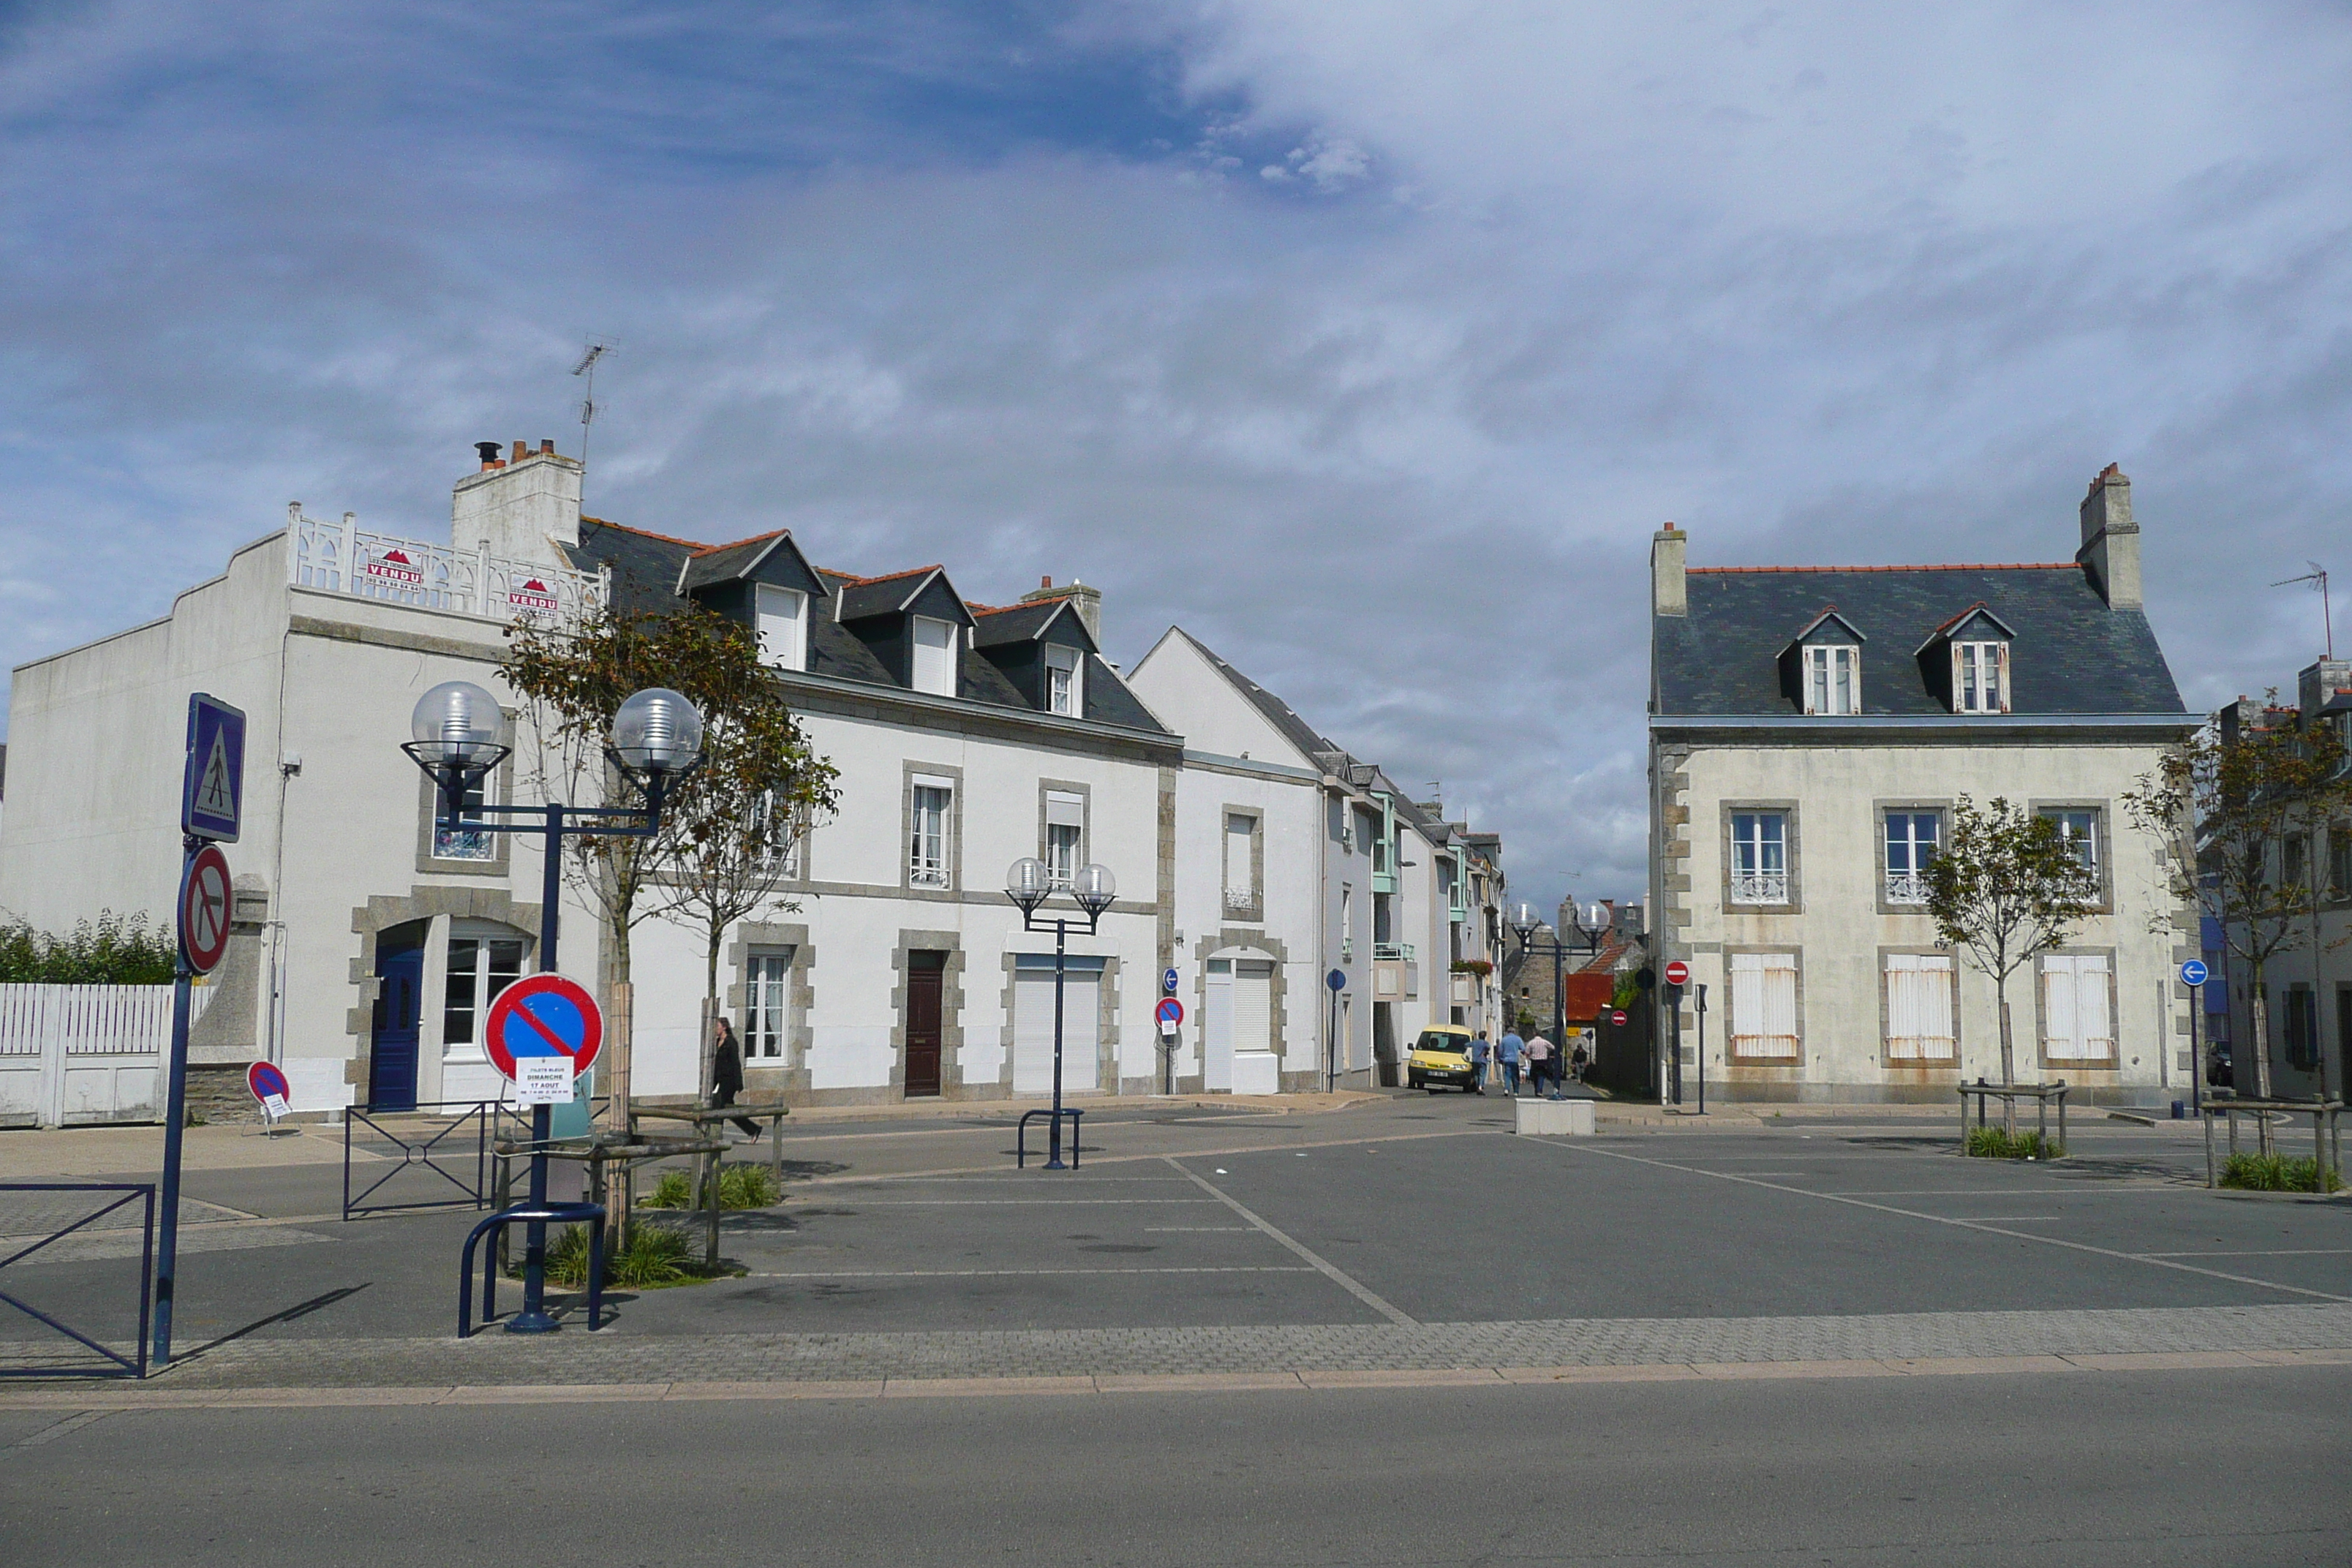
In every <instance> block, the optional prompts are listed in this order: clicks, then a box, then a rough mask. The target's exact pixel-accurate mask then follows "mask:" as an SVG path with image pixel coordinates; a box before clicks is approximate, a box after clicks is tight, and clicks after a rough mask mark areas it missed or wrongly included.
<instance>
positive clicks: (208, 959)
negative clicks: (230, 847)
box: [180, 844, 229, 974]
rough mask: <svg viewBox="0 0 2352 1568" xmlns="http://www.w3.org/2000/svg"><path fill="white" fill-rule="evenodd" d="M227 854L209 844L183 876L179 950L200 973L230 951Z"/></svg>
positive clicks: (192, 859)
mask: <svg viewBox="0 0 2352 1568" xmlns="http://www.w3.org/2000/svg"><path fill="white" fill-rule="evenodd" d="M228 909H229V884H228V857H227V856H226V855H224V854H222V853H221V852H220V846H219V845H217V844H207V845H205V847H203V848H202V849H199V850H197V851H196V852H195V853H194V855H191V856H189V857H188V868H187V870H186V871H185V872H184V873H182V875H181V877H180V952H181V953H182V954H183V955H184V957H185V958H186V959H187V961H188V967H189V968H190V969H191V970H193V971H194V972H195V973H198V974H210V973H212V972H213V971H214V970H215V969H217V968H219V967H220V961H221V959H222V958H223V956H225V955H226V953H227V952H228Z"/></svg>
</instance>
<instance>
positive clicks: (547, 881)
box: [507, 801, 627, 1334]
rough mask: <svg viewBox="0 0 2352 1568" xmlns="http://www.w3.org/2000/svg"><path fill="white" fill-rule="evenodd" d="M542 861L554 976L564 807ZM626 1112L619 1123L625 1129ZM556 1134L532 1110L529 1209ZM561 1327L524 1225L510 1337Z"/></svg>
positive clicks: (539, 1198)
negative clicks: (517, 1300)
mask: <svg viewBox="0 0 2352 1568" xmlns="http://www.w3.org/2000/svg"><path fill="white" fill-rule="evenodd" d="M542 842H543V843H544V844H545V845H546V849H545V851H544V852H543V854H542V857H541V858H542V859H543V860H544V861H545V862H546V864H545V866H544V868H543V869H542V871H541V877H540V889H539V972H540V973H541V974H552V973H555V927H556V907H557V904H558V903H559V902H560V900H562V896H563V807H562V806H561V805H557V804H556V803H555V802H553V801H550V802H548V803H547V835H546V837H545V838H544V839H543V840H542ZM626 1121H627V1118H626V1113H625V1112H624V1115H623V1124H624V1125H626ZM554 1131H555V1108H554V1107H553V1106H551V1105H534V1106H532V1107H531V1109H530V1206H531V1207H532V1208H535V1209H541V1210H543V1209H545V1208H546V1207H547V1143H548V1140H549V1139H550V1138H551V1137H552V1136H553V1135H554ZM561 1327H562V1324H561V1323H558V1322H557V1321H555V1319H554V1318H553V1317H552V1316H551V1315H550V1314H549V1312H548V1310H547V1222H546V1221H545V1220H543V1219H534V1220H530V1221H527V1222H525V1224H524V1226H523V1255H522V1310H521V1311H520V1312H517V1313H516V1314H515V1315H514V1316H513V1317H511V1318H509V1319H508V1320H507V1332H509V1333H510V1334H548V1333H553V1332H554V1331H556V1330H557V1329H559V1328H561Z"/></svg>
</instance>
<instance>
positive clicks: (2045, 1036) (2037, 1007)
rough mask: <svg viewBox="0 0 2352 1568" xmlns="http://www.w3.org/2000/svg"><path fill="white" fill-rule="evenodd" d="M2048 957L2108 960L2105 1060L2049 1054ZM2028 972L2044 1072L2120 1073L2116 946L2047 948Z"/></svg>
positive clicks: (2036, 1041) (2038, 1053)
mask: <svg viewBox="0 0 2352 1568" xmlns="http://www.w3.org/2000/svg"><path fill="white" fill-rule="evenodd" d="M2045 958H2105V960H2106V961H2107V1035H2108V1038H2109V1040H2110V1041H2111V1042H2112V1044H2111V1046H2110V1047H2109V1052H2108V1055H2106V1056H2105V1058H2099V1057H2065V1058H2059V1059H2055V1060H2053V1059H2052V1058H2051V1056H2050V1052H2049V1043H2050V1020H2049V1019H2048V1018H2047V1017H2046V1016H2044V1013H2043V1006H2042V960H2043V959H2045ZM2025 973H2027V974H2028V975H2030V976H2031V977H2032V982H2031V983H2032V986H2033V1059H2034V1061H2035V1062H2036V1063H2037V1064H2038V1065H2039V1066H2040V1068H2041V1070H2042V1072H2043V1073H2044V1074H2049V1073H2054V1072H2064V1071H2066V1070H2067V1069H2068V1068H2074V1069H2075V1070H2078V1071H2082V1072H2114V1071H2115V1070H2116V1068H2117V1067H2118V1066H2119V1065H2120V1064H2121V1062H2122V1060H2123V1048H2124V1026H2123V997H2122V990H2123V976H2122V974H2121V973H2119V972H2118V966H2117V964H2116V950H2115V949H2114V948H2112V947H2095V946H2091V945H2088V944H2084V943H2069V944H2067V945H2066V946H2064V947H2045V948H2043V949H2042V951H2041V952H2037V953H2035V954H2034V955H2033V961H2032V963H2029V964H2027V965H2026V966H2025ZM2282 1012H2284V1010H2282ZM2014 1022H2015V1010H2014V1008H2013V1007H2012V1009H2011V1023H2012V1025H2013V1024H2014ZM1999 1047H2000V1039H1999V1037H1998V1036H1996V1037H1995V1038H1994V1048H1995V1049H1998V1048H1999Z"/></svg>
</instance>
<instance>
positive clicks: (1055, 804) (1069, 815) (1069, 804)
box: [1045, 790, 1087, 827]
mask: <svg viewBox="0 0 2352 1568" xmlns="http://www.w3.org/2000/svg"><path fill="white" fill-rule="evenodd" d="M1086 809H1087V803H1086V802H1085V800H1083V799H1082V798H1080V797H1079V796H1077V795H1066V794H1064V793H1063V792H1062V791H1059V790H1047V791H1046V792H1045V822H1046V825H1047V826H1053V827H1084V826H1086V825H1087V817H1086Z"/></svg>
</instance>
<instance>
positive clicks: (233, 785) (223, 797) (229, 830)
mask: <svg viewBox="0 0 2352 1568" xmlns="http://www.w3.org/2000/svg"><path fill="white" fill-rule="evenodd" d="M244 807H245V710H243V709H240V708H232V707H230V706H229V705H228V704H227V703H226V702H223V701H222V700H220V699H218V698H216V697H210V696H207V695H205V693H204V692H201V691H198V692H194V693H193V694H191V695H190V697H189V698H188V761H187V767H186V770H185V772H184V774H183V776H182V779H181V784H180V831H181V832H182V833H184V834H187V835H189V836H190V837H196V838H210V839H215V840H216V841H218V842H220V843H224V844H234V843H236V837H237V834H238V832H239V830H240V829H241V827H242V826H243V822H244V816H245V811H244Z"/></svg>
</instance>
